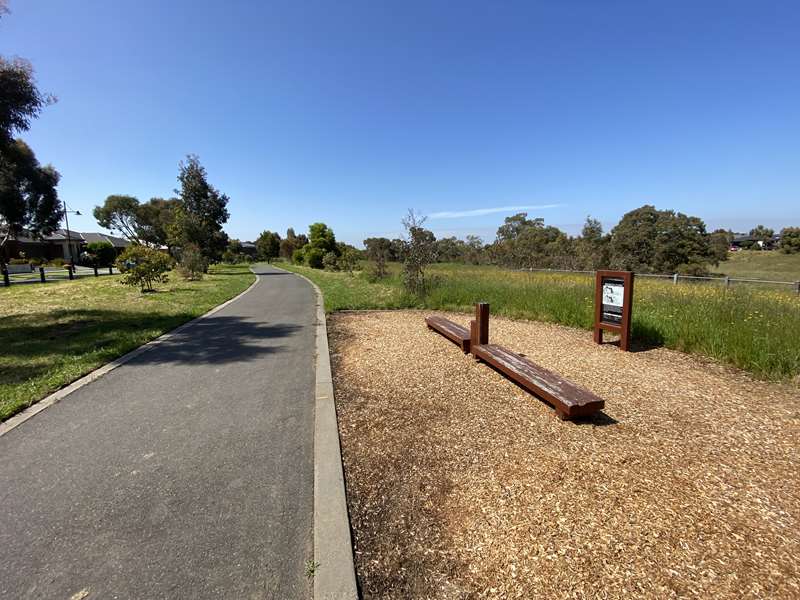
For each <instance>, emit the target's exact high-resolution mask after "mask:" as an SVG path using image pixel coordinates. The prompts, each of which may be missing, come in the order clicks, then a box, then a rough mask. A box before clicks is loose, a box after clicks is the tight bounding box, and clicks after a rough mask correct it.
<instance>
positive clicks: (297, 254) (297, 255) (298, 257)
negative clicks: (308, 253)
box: [292, 248, 306, 265]
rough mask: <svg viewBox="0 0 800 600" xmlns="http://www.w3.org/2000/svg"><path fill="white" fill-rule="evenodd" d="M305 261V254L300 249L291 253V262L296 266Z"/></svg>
mask: <svg viewBox="0 0 800 600" xmlns="http://www.w3.org/2000/svg"><path fill="white" fill-rule="evenodd" d="M305 260H306V257H305V252H303V249H302V248H298V249H297V250H295V251H294V252H292V262H293V263H294V264H296V265H302V264H303V263H304V262H305Z"/></svg>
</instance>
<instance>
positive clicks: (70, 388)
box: [0, 269, 261, 437]
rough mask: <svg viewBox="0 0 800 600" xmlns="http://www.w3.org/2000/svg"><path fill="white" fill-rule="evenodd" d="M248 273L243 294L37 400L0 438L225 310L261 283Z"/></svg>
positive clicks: (2, 428)
mask: <svg viewBox="0 0 800 600" xmlns="http://www.w3.org/2000/svg"><path fill="white" fill-rule="evenodd" d="M250 272H251V273H253V275H255V276H256V279H255V281H254V282H253V283H251V284H250V286H249V287H248V288H247V289H246V290H244V291H243V292H240V293H238V294H236V295H235V296H234V297H233V298H231V299H230V300H226V301H225V302H223V303H222V304H218V305H217V306H215V307H214V308H212V309H211V310H209V311H208V312H207V313H204V314H202V315H200V316H199V317H195V318H194V319H192V320H191V321H186V322H185V323H182V324H180V325H178V326H177V327H176V328H175V329H170V330H169V331H167V332H165V333H162V334H161V335H160V336H158V337H157V338H155V339H154V340H150V341H149V342H146V343H145V344H142V345H141V346H139V347H138V348H134V349H133V350H131V351H130V352H128V353H127V354H123V355H122V356H120V357H118V358H115V359H114V360H112V361H111V362H108V363H106V364H104V365H101V366H99V367H97V368H96V369H95V370H94V371H89V372H88V373H87V374H86V375H84V376H83V377H80V378H78V379H76V380H75V381H73V382H72V383H70V384H69V385H67V386H65V387H63V388H61V389H60V390H57V391H55V392H53V393H52V394H50V395H49V396H45V397H44V398H42V399H41V400H39V401H38V402H36V403H35V404H31V405H30V406H29V407H28V408H26V409H25V410H23V411H21V412H18V413H17V414H16V415H14V416H13V417H11V418H10V419H7V420H5V421H3V422H2V423H0V437H2V436H4V435H5V434H7V433H8V432H9V431H12V430H14V429H16V428H17V427H19V426H20V425H22V424H23V423H24V422H25V421H27V420H28V419H32V418H33V417H35V416H36V415H38V414H39V413H40V412H42V411H44V410H46V409H48V408H50V407H51V406H53V405H54V404H57V403H58V402H60V401H61V400H63V399H64V398H66V397H67V396H69V395H70V394H71V393H72V392H76V391H78V390H79V389H81V388H82V387H84V386H86V385H89V384H90V383H92V382H93V381H94V380H96V379H99V378H100V377H102V376H103V375H105V374H106V373H108V372H110V371H113V370H114V369H116V368H117V367H120V366H122V365H124V364H125V363H126V362H129V361H131V360H132V359H134V358H136V357H137V356H139V355H140V354H143V353H145V352H147V351H148V350H151V349H153V348H155V347H156V346H158V345H159V344H161V343H163V342H165V341H167V340H169V339H170V338H171V337H172V336H174V335H176V334H178V333H180V332H181V331H183V330H184V329H187V328H189V327H191V326H192V325H194V324H195V323H197V321H200V320H202V319H207V318H208V317H210V316H212V315H213V314H215V313H217V312H219V311H220V310H222V309H223V308H225V307H226V306H228V305H229V304H232V303H233V302H236V301H237V300H238V299H239V298H241V297H242V296H244V295H245V294H246V293H248V292H249V291H250V290H252V289H253V288H254V287H256V286H257V285H258V282H259V281H261V278H260V277H259V276H258V274H257V273H255V272H254V271H253V270H252V269H250Z"/></svg>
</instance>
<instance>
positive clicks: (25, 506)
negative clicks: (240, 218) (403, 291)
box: [0, 267, 315, 600]
mask: <svg viewBox="0 0 800 600" xmlns="http://www.w3.org/2000/svg"><path fill="white" fill-rule="evenodd" d="M256 270H257V272H258V273H259V282H258V284H257V285H256V286H255V287H254V288H253V289H252V290H250V291H249V292H248V293H247V294H245V295H244V296H243V297H242V298H240V299H239V300H237V301H236V302H234V303H232V304H230V305H229V306H227V307H226V308H224V309H223V310H221V311H219V312H218V313H216V314H215V315H214V316H212V317H210V318H208V319H203V320H201V321H198V322H196V323H194V324H193V325H192V326H191V327H189V328H187V329H185V330H183V331H182V332H180V333H179V334H178V335H176V336H175V337H174V338H172V339H170V340H169V341H168V342H165V343H163V344H161V345H158V346H156V347H155V348H154V349H152V350H150V351H148V352H145V353H144V354H142V355H140V356H138V357H136V358H135V359H133V360H132V361H131V362H129V363H127V364H125V365H123V366H121V367H118V368H117V369H115V370H113V371H111V372H110V373H108V374H107V375H105V376H104V377H101V378H100V379H98V380H97V381H95V382H93V383H91V384H89V385H88V386H86V387H83V388H81V389H79V390H78V391H76V392H75V393H73V394H72V395H70V396H68V397H67V398H65V399H64V400H62V401H61V402H60V403H58V404H56V405H54V406H52V407H50V408H48V409H47V410H46V411H44V412H42V413H41V414H39V415H37V416H36V417H34V418H33V419H31V420H29V421H27V422H25V423H23V424H22V425H21V426H19V427H18V428H16V429H14V430H12V431H10V432H9V433H7V434H6V435H4V436H2V437H0V598H9V599H11V598H13V599H15V600H17V599H20V600H21V599H25V598H37V599H39V598H55V599H63V600H69V599H70V598H71V597H72V596H73V595H74V594H78V595H77V596H75V597H78V598H83V597H84V596H82V595H80V592H81V591H82V590H88V591H89V592H90V594H89V595H88V596H86V597H87V598H88V599H89V600H92V599H94V598H97V599H101V598H102V599H107V598H133V599H145V598H146V599H148V600H149V599H155V598H170V599H172V598H191V599H200V598H214V599H217V598H236V599H246V598H280V599H291V598H307V597H308V596H309V594H310V588H311V586H310V585H309V583H308V581H307V580H306V577H305V562H306V561H307V560H309V559H311V558H312V557H313V548H312V516H313V479H314V477H313V469H314V464H313V450H314V448H313V443H314V442H313V432H314V342H315V340H314V319H315V310H314V306H315V295H314V291H313V289H312V288H311V286H310V285H309V284H308V283H307V282H305V281H304V280H302V279H300V278H299V277H296V276H294V275H291V274H288V273H285V272H283V271H278V270H276V269H273V268H270V267H260V268H258V269H256Z"/></svg>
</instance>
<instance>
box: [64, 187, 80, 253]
mask: <svg viewBox="0 0 800 600" xmlns="http://www.w3.org/2000/svg"><path fill="white" fill-rule="evenodd" d="M67 208H68V207H67V203H66V202H64V220H65V221H66V222H67V251H68V252H69V264H70V265H72V266H73V267H74V266H75V264H74V263H75V261H74V259H73V256H72V239H71V238H70V236H69V216H68V213H73V214H76V215H78V216H79V217H80V216H81V211H79V210H67Z"/></svg>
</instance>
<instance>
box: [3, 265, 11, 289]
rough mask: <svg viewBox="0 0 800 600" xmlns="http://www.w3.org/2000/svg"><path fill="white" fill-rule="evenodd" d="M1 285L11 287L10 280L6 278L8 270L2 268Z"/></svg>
mask: <svg viewBox="0 0 800 600" xmlns="http://www.w3.org/2000/svg"><path fill="white" fill-rule="evenodd" d="M3 285H4V286H6V287H8V286H10V285H11V280H10V279H9V278H8V269H6V268H5V267H3Z"/></svg>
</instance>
